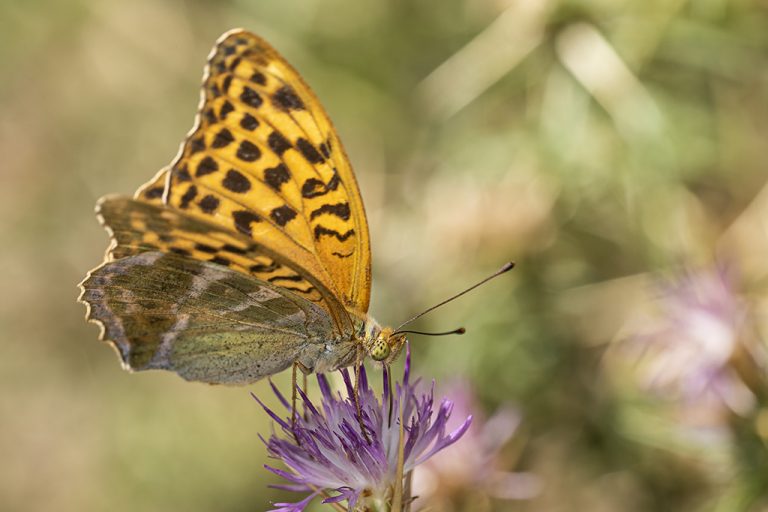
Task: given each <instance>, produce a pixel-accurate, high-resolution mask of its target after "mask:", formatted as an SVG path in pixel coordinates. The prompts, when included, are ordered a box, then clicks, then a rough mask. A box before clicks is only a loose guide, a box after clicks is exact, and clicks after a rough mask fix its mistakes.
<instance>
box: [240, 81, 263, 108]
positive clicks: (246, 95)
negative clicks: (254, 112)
mask: <svg viewBox="0 0 768 512" xmlns="http://www.w3.org/2000/svg"><path fill="white" fill-rule="evenodd" d="M240 101H242V102H243V103H245V104H246V105H248V106H249V107H253V108H259V107H260V106H261V104H262V103H264V100H262V99H261V95H260V94H259V93H257V92H256V91H254V90H253V89H251V88H250V87H248V86H247V85H246V86H245V87H243V92H241V93H240Z"/></svg>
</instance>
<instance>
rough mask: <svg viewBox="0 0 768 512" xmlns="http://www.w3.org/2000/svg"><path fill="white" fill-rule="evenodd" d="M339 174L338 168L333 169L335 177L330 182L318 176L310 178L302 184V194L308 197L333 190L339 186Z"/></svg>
mask: <svg viewBox="0 0 768 512" xmlns="http://www.w3.org/2000/svg"><path fill="white" fill-rule="evenodd" d="M339 182H340V180H339V174H338V173H337V172H336V169H334V170H333V177H332V178H331V179H330V180H329V181H328V183H327V184H326V183H323V182H322V181H321V180H319V179H317V178H309V179H308V180H307V181H305V182H304V184H303V185H302V186H301V195H302V196H303V197H305V198H307V199H311V198H313V197H318V196H322V195H325V194H327V193H328V192H329V191H331V190H336V189H337V188H338V186H339Z"/></svg>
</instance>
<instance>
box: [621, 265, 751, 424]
mask: <svg viewBox="0 0 768 512" xmlns="http://www.w3.org/2000/svg"><path fill="white" fill-rule="evenodd" d="M661 290H662V295H661V297H660V298H659V299H658V302H657V304H656V306H657V308H656V309H657V310H658V312H657V313H658V314H657V315H656V316H655V317H654V318H652V319H650V321H649V322H647V323H646V327H645V329H646V330H644V332H642V333H640V334H638V335H636V336H634V337H633V338H632V342H633V343H632V344H633V345H635V346H639V347H640V348H641V349H642V351H643V352H644V354H643V358H642V359H643V361H644V362H645V363H646V365H645V370H644V373H645V381H646V382H645V384H646V386H647V387H648V388H651V389H656V390H663V391H665V392H666V391H669V390H670V389H676V390H677V392H678V394H679V396H680V397H681V398H683V399H684V400H686V401H689V402H694V401H695V402H702V401H714V403H720V404H725V405H727V406H728V407H729V408H730V409H731V410H733V411H735V412H738V413H744V412H746V411H748V410H750V409H751V408H752V407H753V405H754V396H753V395H752V393H751V392H750V391H749V389H748V388H747V387H746V386H745V385H744V383H743V382H742V381H741V379H740V378H739V377H738V375H737V374H736V372H735V370H734V369H733V367H732V365H731V364H730V363H731V361H732V358H733V357H734V354H735V353H736V351H737V350H740V349H746V348H747V344H746V341H747V340H745V334H746V333H748V332H749V329H748V327H749V325H748V320H749V309H748V306H747V303H746V301H745V300H744V298H743V297H742V296H740V295H739V294H738V293H737V292H736V291H735V290H734V286H733V283H732V278H731V276H730V275H729V274H728V272H727V271H726V270H725V269H723V268H718V269H714V270H701V271H697V272H693V271H689V272H686V273H685V274H683V275H681V276H680V277H679V278H678V279H676V280H674V281H668V282H666V283H663V284H662V286H661Z"/></svg>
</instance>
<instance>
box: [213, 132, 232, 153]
mask: <svg viewBox="0 0 768 512" xmlns="http://www.w3.org/2000/svg"><path fill="white" fill-rule="evenodd" d="M234 140H235V137H234V136H233V135H232V132H230V131H229V130H228V129H226V128H223V129H222V130H221V131H220V132H219V133H217V134H216V137H214V139H213V142H212V143H211V147H212V148H225V147H227V146H229V145H230V144H231V143H232V142H233V141H234Z"/></svg>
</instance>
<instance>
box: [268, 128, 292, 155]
mask: <svg viewBox="0 0 768 512" xmlns="http://www.w3.org/2000/svg"><path fill="white" fill-rule="evenodd" d="M267 144H268V145H269V148H270V149H271V150H272V151H274V152H275V153H277V154H278V155H282V154H283V153H285V152H286V151H288V150H289V149H291V143H290V142H288V139H286V138H285V137H284V136H283V134H282V133H280V132H272V133H270V134H269V137H267Z"/></svg>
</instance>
